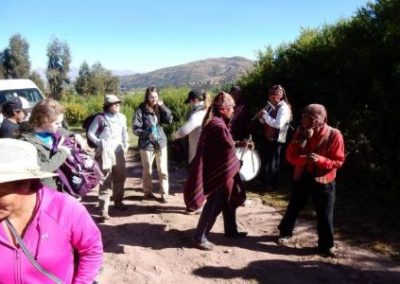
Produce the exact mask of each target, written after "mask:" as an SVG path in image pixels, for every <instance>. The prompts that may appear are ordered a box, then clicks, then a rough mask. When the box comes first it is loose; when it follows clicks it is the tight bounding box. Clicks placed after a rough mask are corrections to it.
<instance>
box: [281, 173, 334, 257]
mask: <svg viewBox="0 0 400 284" xmlns="http://www.w3.org/2000/svg"><path fill="white" fill-rule="evenodd" d="M335 191H336V184H335V181H332V182H330V183H328V184H321V183H317V182H315V181H314V179H313V177H312V176H311V175H310V174H308V173H305V174H303V176H302V177H301V179H300V180H298V181H295V182H294V184H293V188H292V193H291V196H290V200H289V204H288V207H287V209H286V213H285V215H284V216H283V219H282V221H281V222H280V224H279V226H278V229H279V231H280V235H281V236H291V235H292V233H293V228H294V225H295V222H296V219H297V216H298V215H299V213H300V211H301V210H302V209H303V208H304V206H305V205H306V203H307V200H308V198H309V196H310V195H311V200H312V203H313V206H314V209H315V212H316V214H317V230H318V248H319V249H321V250H326V249H330V248H331V247H333V242H334V241H333V209H334V204H335Z"/></svg>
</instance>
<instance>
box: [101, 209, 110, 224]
mask: <svg viewBox="0 0 400 284" xmlns="http://www.w3.org/2000/svg"><path fill="white" fill-rule="evenodd" d="M110 219H111V217H110V215H108V212H105V211H103V212H101V215H100V222H104V221H106V220H110Z"/></svg>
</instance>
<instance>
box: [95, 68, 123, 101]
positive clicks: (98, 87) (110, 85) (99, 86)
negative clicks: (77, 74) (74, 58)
mask: <svg viewBox="0 0 400 284" xmlns="http://www.w3.org/2000/svg"><path fill="white" fill-rule="evenodd" d="M90 73H91V80H90V89H91V93H92V94H102V95H104V94H107V93H114V94H115V93H118V87H119V79H118V77H116V76H114V75H112V73H111V71H109V70H106V69H105V68H104V67H103V66H102V65H101V63H100V62H97V63H95V64H93V65H92V68H91V72H90Z"/></svg>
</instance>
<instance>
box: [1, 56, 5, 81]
mask: <svg viewBox="0 0 400 284" xmlns="http://www.w3.org/2000/svg"><path fill="white" fill-rule="evenodd" d="M3 60H4V52H2V51H1V52H0V79H5V78H6V69H5V68H4V65H3Z"/></svg>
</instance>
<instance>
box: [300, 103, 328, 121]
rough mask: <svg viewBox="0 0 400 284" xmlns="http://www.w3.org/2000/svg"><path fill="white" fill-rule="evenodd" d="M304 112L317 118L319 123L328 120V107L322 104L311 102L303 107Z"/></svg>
mask: <svg viewBox="0 0 400 284" xmlns="http://www.w3.org/2000/svg"><path fill="white" fill-rule="evenodd" d="M303 114H305V115H309V116H310V117H312V118H313V119H315V120H316V121H317V122H318V124H322V123H326V122H327V117H328V115H327V113H326V108H325V107H324V106H323V105H320V104H310V105H308V106H306V107H305V108H304V109H303Z"/></svg>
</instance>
